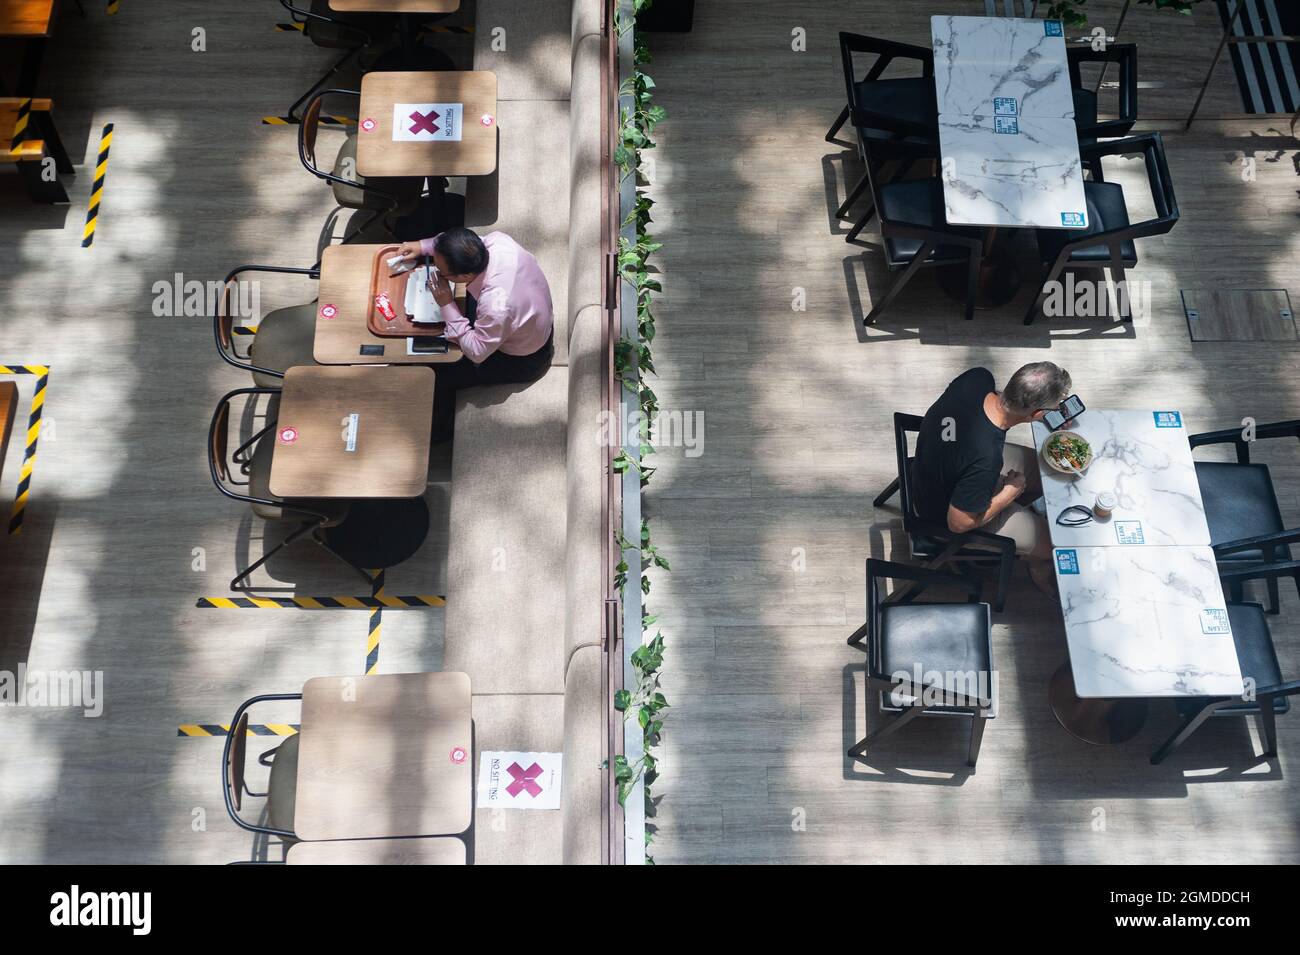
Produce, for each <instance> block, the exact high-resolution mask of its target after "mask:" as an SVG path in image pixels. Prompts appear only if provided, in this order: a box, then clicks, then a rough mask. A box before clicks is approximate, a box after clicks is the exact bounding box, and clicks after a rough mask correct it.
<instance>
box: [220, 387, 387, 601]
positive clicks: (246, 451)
mask: <svg viewBox="0 0 1300 955" xmlns="http://www.w3.org/2000/svg"><path fill="white" fill-rule="evenodd" d="M279 394H280V389H278V388H236V389H235V390H234V391H229V392H227V393H226V394H225V395H223V396H222V397H221V400H220V401H218V402H217V407H216V410H215V411H214V412H213V413H212V423H211V424H210V425H209V426H208V466H209V470H210V471H211V473H212V483H213V484H214V485H215V486H216V488H217V490H218V491H220V492H221V493H222V494H224V495H225V496H226V497H228V498H230V499H231V500H232V501H240V502H242V503H244V504H248V505H259V506H262V507H267V508H276V509H278V510H280V511H281V512H283V513H284V515H285V518H284V519H285V520H293V519H295V518H299V519H301V520H302V523H301V524H300V526H299V527H298V528H297V529H296V530H293V531H291V532H290V533H289V535H288V536H287V537H285V539H284V540H282V541H281V542H280V543H279V544H277V545H276V546H275V547H272V548H271V549H270V550H269V551H267V552H266V553H265V554H263V555H262V556H261V558H259V559H258V560H257V561H255V562H254V563H253V564H251V565H250V566H249V567H247V568H246V569H244V570H243V571H241V572H240V573H239V574H238V575H237V576H236V577H235V578H234V579H233V580H231V581H230V589H231V590H233V591H241V590H244V591H246V590H249V589H251V588H248V587H244V586H241V585H240V581H243V580H246V579H247V578H248V577H249V575H251V574H252V573H253V571H255V570H257V568H259V567H261V566H262V565H263V564H265V563H266V562H267V561H268V560H270V559H271V557H272V556H273V555H275V554H276V553H278V552H279V551H281V550H283V549H284V548H286V547H288V546H289V545H290V544H292V543H294V542H295V541H297V540H299V539H301V538H302V537H304V536H306V535H310V539H311V540H312V542H313V543H315V544H316V545H317V546H319V547H321V548H322V549H323V550H325V551H327V552H329V553H330V554H333V555H334V556H335V557H336V558H338V559H339V560H340V561H341V562H342V563H344V564H346V565H347V566H348V567H350V568H351V569H352V570H354V571H356V572H357V573H358V574H359V575H361V578H362V579H363V580H364V581H365V582H366V584H367V585H370V584H372V583H373V582H374V581H373V579H372V578H371V576H370V575H369V574H367V573H366V572H365V571H364V570H362V569H361V568H360V567H357V566H355V565H354V564H352V563H351V562H350V561H348V560H347V559H346V558H345V557H343V555H341V554H339V553H338V552H337V551H335V550H333V549H332V548H331V547H330V546H329V545H328V544H327V543H326V542H325V541H324V540H323V539H322V537H321V534H320V532H321V531H322V530H324V529H325V528H326V527H328V526H331V525H332V524H335V523H338V522H339V520H340V519H339V518H338V516H337V515H332V514H329V513H326V512H324V511H321V510H318V509H317V508H316V507H315V506H313V502H310V501H300V500H297V499H293V500H283V499H279V500H277V499H274V498H269V497H255V496H253V495H251V494H244V493H241V492H240V491H238V490H236V489H237V488H239V487H247V486H248V485H249V484H250V481H238V480H236V479H235V477H234V474H233V473H232V470H231V467H230V463H228V461H227V457H226V450H227V448H228V447H229V441H228V434H227V432H228V430H229V427H230V403H231V401H233V400H234V399H235V398H237V397H240V396H243V395H276V396H278V395H279ZM275 425H276V419H275V417H273V416H272V417H271V418H270V420H268V421H267V423H266V424H265V425H264V426H263V427H262V428H261V429H260V430H259V431H257V433H255V434H254V435H253V436H252V437H251V438H249V439H248V440H247V441H245V442H244V443H243V444H242V445H240V446H239V448H237V449H236V450H235V452H234V454H233V455H231V456H230V459H229V460H230V461H231V462H234V463H235V464H238V465H239V471H240V473H241V474H242V475H245V476H247V475H249V473H250V471H251V469H252V466H253V460H252V459H253V455H254V454H255V453H256V452H255V448H256V445H257V444H258V443H259V442H260V441H262V440H264V439H265V437H266V435H267V434H268V433H269V432H270V431H272V430H273V429H274V428H275Z"/></svg>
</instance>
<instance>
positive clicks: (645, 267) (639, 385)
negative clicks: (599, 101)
mask: <svg viewBox="0 0 1300 955" xmlns="http://www.w3.org/2000/svg"><path fill="white" fill-rule="evenodd" d="M651 2H652V0H633V14H634V16H635V14H636V13H640V12H641V11H642V10H643V9H645V8H646V7H648V6H650V3H651ZM633 28H634V21H633V23H627V22H624V19H623V18H621V17H620V18H619V20H618V31H619V35H620V36H622V35H624V34H625V33H626V31H627V30H630V29H633ZM633 50H634V53H633V71H632V76H630V77H628V78H627V79H625V80H624V81H623V82H622V84H621V85H620V89H619V99H620V100H623V99H624V98H627V99H630V100H631V107H630V108H628V107H627V106H622V107H620V110H619V132H618V145H617V147H616V148H615V150H614V162H615V164H616V165H617V166H618V168H619V172H620V175H621V180H622V181H626V180H627V177H629V176H634V177H636V179H635V181H636V201H635V204H634V205H633V207H632V209H631V210H630V211H629V212H628V214H627V217H626V218H625V219H624V220H623V225H624V226H627V225H632V224H634V225H635V227H636V228H635V234H636V238H635V241H629V240H628V239H627V238H626V237H623V236H620V237H619V242H618V271H619V274H620V275H621V276H622V278H623V279H624V281H626V282H627V283H628V284H629V286H631V288H632V289H633V290H634V292H635V294H636V316H637V335H636V339H635V340H633V339H631V338H630V337H628V336H626V335H625V336H624V337H623V338H621V339H620V340H619V341H618V343H617V344H616V345H615V347H614V370H615V375H616V377H617V378H618V380H619V382H620V383H621V385H622V386H623V387H624V388H625V389H627V391H628V392H630V393H631V394H634V395H636V398H637V409H638V411H639V415H638V417H637V434H638V435H639V439H640V440H639V448H638V451H639V453H638V454H637V455H635V456H633V455H630V454H628V453H627V449H626V447H622V446H620V448H619V452H618V454H617V455H616V456H615V458H614V470H615V471H616V472H618V473H620V474H626V473H628V472H629V471H631V472H634V473H636V474H637V475H638V477H639V479H640V486H641V487H645V486H646V485H647V484H648V483H649V481H650V478H651V476H652V475H653V474H654V472H655V469H654V468H653V467H650V466H649V465H647V464H646V463H645V458H646V457H647V456H649V455H650V454H653V453H654V446H653V444H652V443H651V423H652V422H653V421H654V419H655V417H656V416H657V415H658V413H659V398H658V397H657V396H656V395H655V393H654V389H652V388H651V387H650V386H649V385H648V384H647V383H646V382H647V376H649V375H653V374H655V367H654V357H653V355H652V353H651V346H652V344H653V342H654V338H655V319H654V313H653V312H652V310H651V307H652V304H653V299H654V296H655V294H657V293H658V292H661V291H662V287H661V285H660V284H659V282H658V280H657V279H655V278H654V275H653V273H652V272H651V271H650V264H649V261H650V257H651V256H652V255H654V254H655V253H656V252H658V251H659V250H660V249H661V248H662V247H663V246H662V243H660V242H656V241H655V239H654V237H653V236H652V235H651V234H650V231H649V229H650V224H651V222H652V221H653V220H652V219H651V210H652V209H653V208H654V200H653V199H651V198H650V197H649V196H648V195H647V194H646V192H645V190H644V188H642V187H644V186H645V185H647V183H646V181H645V180H644V178H642V176H641V175H640V165H641V151H642V150H645V149H654V147H655V143H654V137H653V133H654V128H655V126H656V125H658V123H659V122H660V121H661V120H662V119H663V118H664V116H665V112H664V108H663V107H662V106H657V105H655V103H654V89H655V83H654V80H653V79H651V78H650V76H649V75H648V74H646V73H645V72H644V70H643V69H642V67H643V66H645V65H647V64H649V62H650V51H649V50H648V49H647V48H646V45H645V43H644V41H643V40H642V39H641V38H640V37H639V36H636V35H635V33H634V34H633ZM620 444H622V443H621V442H620ZM616 541H617V544H618V548H619V556H620V560H619V563H618V565H617V567H616V568H615V578H614V583H615V586H616V587H617V589H618V591H619V593H622V592H623V590H624V588H625V586H626V585H627V582H628V580H629V577H630V576H631V574H632V566H631V561H630V560H629V555H633V556H632V557H631V560H634V561H635V563H636V576H637V579H638V580H639V581H640V587H641V594H642V597H643V598H644V597H648V596H649V594H650V578H649V577H647V576H646V574H645V572H646V571H647V570H648V569H650V568H651V567H658V568H660V569H662V570H671V568H670V567H669V565H668V560H667V558H665V557H664V556H663V555H662V554H660V553H659V550H658V548H656V547H655V546H654V544H653V543H652V542H651V540H650V525H649V523H648V522H647V521H646V520H644V519H642V521H641V537H640V540H638V541H631V540H628V538H627V537H626V536H625V535H624V534H623V533H622V532H621V531H620V532H617V534H616ZM655 620H656V618H655V617H654V615H652V614H650V613H648V612H645V611H644V603H643V612H642V616H641V634H640V637H641V640H640V646H638V647H637V649H636V650H635V651H633V653H632V657H631V663H632V669H633V672H634V673H635V678H636V679H635V683H634V685H633V686H632V687H631V688H630V689H623V690H619V691H618V692H617V693H616V694H615V696H614V707H615V709H617V710H618V711H619V712H621V713H623V714H624V718H625V719H631V718H632V717H633V716H634V715H635V717H636V720H637V723H638V724H639V725H640V727H641V732H642V739H643V743H644V748H643V750H642V753H643V755H642V756H641V758H640V759H637V760H634V761H632V762H629V761H628V759H627V757H626V756H617V757H615V759H614V778H615V781H616V782H617V783H618V801H619V805H623V804H624V803H625V802H626V800H627V797H628V796H629V795H630V794H631V792H632V790H633V789H634V788H635V786H636V784H637V782H638V780H639V781H641V782H643V784H644V792H645V815H646V818H647V819H650V818H653V817H654V814H655V806H654V801H653V799H652V797H651V787H652V785H653V784H654V782H655V780H656V779H657V778H658V775H659V773H658V763H657V761H656V759H655V756H654V749H655V748H656V747H657V746H658V745H659V741H660V735H661V733H662V731H663V725H664V723H663V711H664V710H665V709H667V708H668V700H667V699H666V698H665V697H664V695H663V693H662V692H661V691H660V689H659V670H660V667H661V666H662V665H663V658H664V637H663V634H662V633H660V632H658V631H656V632H655V635H654V637H653V638H652V639H650V640H648V641H647V640H646V634H647V633H648V632H649V630H650V628H651V627H652V626H653V625H654V623H655ZM650 841H651V835H650V833H647V834H646V844H647V849H648V847H649V843H650ZM645 861H646V864H648V865H653V864H654V859H653V858H651V856H650V854H649V852H648V851H647V853H646V858H645Z"/></svg>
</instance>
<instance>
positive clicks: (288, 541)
mask: <svg viewBox="0 0 1300 955" xmlns="http://www.w3.org/2000/svg"><path fill="white" fill-rule="evenodd" d="M315 526H316V525H315V524H314V523H312V522H311V521H308V522H307V523H305V524H303V525H302V526H301V527H299V528H298V529H297V530H296V531H294V532H293V533H292V534H290V535H289V536H288V537H286V538H285V539H284V540H282V541H280V543H278V544H276V545H275V546H274V547H272V548H271V549H270V550H269V551H267V552H266V553H265V554H263V555H262V557H261V559H260V560H258V561H257V562H256V563H254V564H253V565H251V566H250V567H248V568H247V569H246V570H245V571H244V572H243V573H242V574H240V575H239V576H238V577H236V578H234V579H233V580H232V581H231V582H230V589H231V590H243V591H248V590H251V589H252V588H251V587H241V586H239V582H240V581H241V580H247V579H248V577H249V576H251V575H252V573H253V571H255V570H257V568H259V567H261V566H262V565H263V564H265V563H266V562H267V561H268V560H270V559H271V558H272V557H273V556H274V555H275V554H277V553H279V552H280V551H282V550H284V549H285V548H286V547H288V546H289V545H290V544H292V543H293V542H294V541H296V540H298V539H299V538H300V537H302V535H303V534H305V533H307V532H308V531H310V530H311V529H312V528H314V527H315Z"/></svg>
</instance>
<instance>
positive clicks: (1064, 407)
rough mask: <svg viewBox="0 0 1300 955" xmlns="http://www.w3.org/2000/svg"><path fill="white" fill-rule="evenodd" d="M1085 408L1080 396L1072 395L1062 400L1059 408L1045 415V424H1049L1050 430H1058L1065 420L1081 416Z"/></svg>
mask: <svg viewBox="0 0 1300 955" xmlns="http://www.w3.org/2000/svg"><path fill="white" fill-rule="evenodd" d="M1085 410H1086V409H1085V408H1084V406H1083V401H1082V400H1081V399H1080V398H1079V396H1078V395H1070V397H1068V398H1066V399H1065V400H1064V401H1062V402H1061V407H1060V408H1059V409H1057V410H1055V411H1049V412H1047V414H1045V415H1043V424H1045V425H1047V427H1048V429H1049V430H1051V431H1057V430H1059V429H1060V428H1061V427H1062V426H1063V425H1064V424H1065V422H1067V421H1069V420H1071V419H1072V418H1077V417H1079V415H1081V414H1083V412H1084V411H1085Z"/></svg>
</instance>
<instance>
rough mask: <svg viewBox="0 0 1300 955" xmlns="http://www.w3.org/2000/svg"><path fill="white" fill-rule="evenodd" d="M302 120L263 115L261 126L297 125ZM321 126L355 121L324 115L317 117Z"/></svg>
mask: <svg viewBox="0 0 1300 955" xmlns="http://www.w3.org/2000/svg"><path fill="white" fill-rule="evenodd" d="M301 122H302V120H301V119H298V118H297V117H294V116H263V117H262V125H263V126H297V125H298V124H299V123H301ZM319 122H320V124H321V125H322V126H355V125H356V124H357V121H356V120H355V119H352V118H351V117H349V116H324V115H322V116H321V117H320V119H319Z"/></svg>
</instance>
